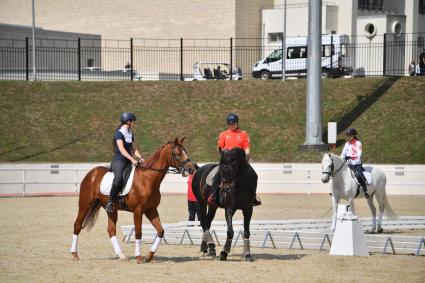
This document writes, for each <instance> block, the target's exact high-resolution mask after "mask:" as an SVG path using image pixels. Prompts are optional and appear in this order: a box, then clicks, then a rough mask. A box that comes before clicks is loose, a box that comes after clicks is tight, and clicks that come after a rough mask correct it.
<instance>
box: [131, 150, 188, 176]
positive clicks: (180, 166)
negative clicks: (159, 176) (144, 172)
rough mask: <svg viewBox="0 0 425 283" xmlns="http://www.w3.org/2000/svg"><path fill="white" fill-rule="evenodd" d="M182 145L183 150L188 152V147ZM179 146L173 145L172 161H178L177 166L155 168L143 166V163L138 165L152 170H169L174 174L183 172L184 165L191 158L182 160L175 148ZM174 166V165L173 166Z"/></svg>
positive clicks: (168, 171)
mask: <svg viewBox="0 0 425 283" xmlns="http://www.w3.org/2000/svg"><path fill="white" fill-rule="evenodd" d="M180 146H181V147H182V150H183V151H184V152H186V149H185V148H184V146H183V145H180ZM176 148H177V146H176V145H174V144H173V147H172V149H171V162H173V161H176V162H177V163H178V165H177V166H176V167H175V168H172V169H169V168H167V169H157V168H153V167H147V166H143V165H138V166H139V167H140V168H144V169H149V170H152V171H157V172H167V173H172V174H181V173H182V172H183V170H184V165H185V164H186V163H188V162H190V159H189V158H188V159H186V160H183V161H181V159H180V157H179V156H177V154H176V153H175V149H176ZM172 167H174V166H172Z"/></svg>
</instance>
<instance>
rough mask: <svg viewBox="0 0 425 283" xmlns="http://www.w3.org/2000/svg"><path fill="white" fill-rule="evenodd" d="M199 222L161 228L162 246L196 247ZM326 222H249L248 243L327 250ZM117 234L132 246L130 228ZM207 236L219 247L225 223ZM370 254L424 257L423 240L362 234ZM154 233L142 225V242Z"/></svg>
mask: <svg viewBox="0 0 425 283" xmlns="http://www.w3.org/2000/svg"><path fill="white" fill-rule="evenodd" d="M360 222H361V223H362V226H363V229H364V230H365V231H368V230H370V229H371V227H372V223H371V220H370V218H360ZM198 224H199V222H195V221H193V222H189V221H182V222H179V223H170V224H163V226H164V230H165V234H164V238H163V243H164V244H167V245H169V244H171V245H200V243H201V240H202V229H201V227H199V226H198ZM330 224H331V223H330V220H329V219H288V220H253V221H251V224H250V232H251V236H250V242H251V246H253V247H261V248H266V247H267V248H289V249H292V248H299V249H316V250H320V251H321V250H329V249H330V246H331V244H332V240H333V233H332V232H331V231H329V230H328V227H329V226H330ZM382 226H383V228H384V230H385V231H396V230H400V229H409V230H411V229H425V217H424V216H401V217H400V218H399V219H397V220H389V219H385V218H384V219H383V222H382ZM233 229H234V231H235V234H234V235H235V236H234V238H233V242H232V246H233V247H240V246H242V245H243V240H242V238H243V236H242V235H243V222H242V221H234V222H233ZM121 231H122V233H123V235H124V237H123V241H124V242H127V243H129V242H134V225H123V226H121ZM210 232H211V233H212V236H213V239H214V241H215V243H216V244H217V245H219V246H221V245H222V244H223V243H224V242H225V241H226V238H227V226H226V222H225V221H214V222H213V223H212V226H211V229H210ZM365 236H366V241H367V244H368V247H369V251H370V252H375V253H382V254H384V253H392V254H415V255H425V240H424V236H423V235H422V236H400V235H394V233H390V234H386V235H385V234H366V235H365ZM155 237H156V230H155V229H154V227H153V226H152V225H150V224H143V225H142V241H143V242H146V243H152V242H153V241H154V239H155Z"/></svg>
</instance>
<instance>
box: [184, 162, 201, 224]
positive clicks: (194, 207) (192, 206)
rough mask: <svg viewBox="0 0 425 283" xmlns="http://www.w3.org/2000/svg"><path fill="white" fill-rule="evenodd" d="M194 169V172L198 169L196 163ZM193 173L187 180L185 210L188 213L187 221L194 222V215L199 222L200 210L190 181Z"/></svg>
mask: <svg viewBox="0 0 425 283" xmlns="http://www.w3.org/2000/svg"><path fill="white" fill-rule="evenodd" d="M194 167H195V169H196V170H197V169H198V168H199V167H198V165H197V164H196V163H195V164H194ZM195 172H196V171H193V172H192V174H189V177H188V178H187V210H188V212H189V221H195V215H196V217H198V221H200V220H201V208H200V206H199V203H198V200H197V199H196V197H195V195H194V194H193V191H192V181H193V175H194V174H195Z"/></svg>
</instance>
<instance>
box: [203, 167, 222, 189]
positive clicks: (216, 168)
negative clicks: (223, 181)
mask: <svg viewBox="0 0 425 283" xmlns="http://www.w3.org/2000/svg"><path fill="white" fill-rule="evenodd" d="M218 167H219V166H218V165H217V166H216V167H214V169H213V170H211V172H210V173H209V174H208V176H207V179H206V180H205V183H207V185H208V186H212V183H213V179H214V176H215V175H216V174H217V171H218Z"/></svg>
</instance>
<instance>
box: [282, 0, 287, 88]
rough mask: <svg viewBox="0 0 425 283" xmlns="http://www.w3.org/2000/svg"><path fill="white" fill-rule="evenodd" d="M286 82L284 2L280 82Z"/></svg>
mask: <svg viewBox="0 0 425 283" xmlns="http://www.w3.org/2000/svg"><path fill="white" fill-rule="evenodd" d="M285 80H286V0H285V5H284V7H283V32H282V81H285Z"/></svg>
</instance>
